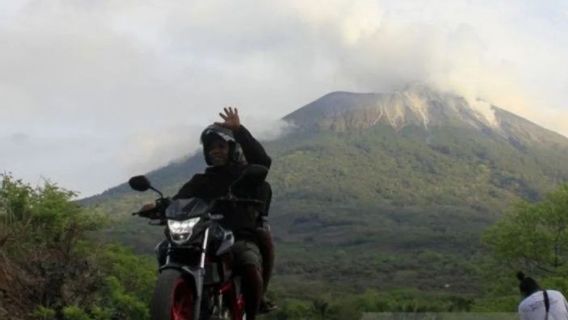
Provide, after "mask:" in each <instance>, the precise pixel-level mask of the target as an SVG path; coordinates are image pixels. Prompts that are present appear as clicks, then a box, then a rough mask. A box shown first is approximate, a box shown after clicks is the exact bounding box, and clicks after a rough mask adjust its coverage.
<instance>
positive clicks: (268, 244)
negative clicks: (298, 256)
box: [257, 228, 274, 294]
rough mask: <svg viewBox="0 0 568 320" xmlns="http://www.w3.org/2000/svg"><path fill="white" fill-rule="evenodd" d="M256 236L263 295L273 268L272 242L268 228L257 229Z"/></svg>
mask: <svg viewBox="0 0 568 320" xmlns="http://www.w3.org/2000/svg"><path fill="white" fill-rule="evenodd" d="M257 236H258V240H259V249H260V253H261V254H262V281H263V284H264V285H263V294H266V291H267V289H268V283H269V281H270V276H271V275H272V269H273V267H274V242H273V241H272V235H271V234H270V229H268V228H258V229H257Z"/></svg>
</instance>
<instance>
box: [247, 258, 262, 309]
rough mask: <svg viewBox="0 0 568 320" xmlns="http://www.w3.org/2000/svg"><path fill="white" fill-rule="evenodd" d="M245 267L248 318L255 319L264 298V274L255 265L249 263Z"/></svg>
mask: <svg viewBox="0 0 568 320" xmlns="http://www.w3.org/2000/svg"><path fill="white" fill-rule="evenodd" d="M243 269H244V270H243V294H244V296H245V310H246V312H247V320H249V319H250V320H254V319H255V316H256V313H257V312H258V307H259V306H260V300H261V298H262V276H261V275H260V271H259V270H258V268H257V266H255V265H250V264H249V265H246V266H244V268H243Z"/></svg>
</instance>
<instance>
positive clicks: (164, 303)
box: [150, 269, 197, 320]
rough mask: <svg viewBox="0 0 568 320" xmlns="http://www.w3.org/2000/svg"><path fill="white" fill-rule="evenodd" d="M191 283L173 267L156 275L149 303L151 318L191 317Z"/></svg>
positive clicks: (175, 319)
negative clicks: (156, 278)
mask: <svg viewBox="0 0 568 320" xmlns="http://www.w3.org/2000/svg"><path fill="white" fill-rule="evenodd" d="M193 309H194V295H193V283H192V282H190V281H188V280H187V279H186V278H185V277H184V276H183V274H182V273H181V272H180V271H178V270H175V269H166V270H163V271H162V272H161V273H160V275H159V276H158V280H157V281H156V287H155V288H154V295H153V296H152V301H151V303H150V315H151V319H152V320H197V319H193Z"/></svg>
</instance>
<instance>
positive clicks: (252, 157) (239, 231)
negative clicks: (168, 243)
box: [173, 126, 272, 238]
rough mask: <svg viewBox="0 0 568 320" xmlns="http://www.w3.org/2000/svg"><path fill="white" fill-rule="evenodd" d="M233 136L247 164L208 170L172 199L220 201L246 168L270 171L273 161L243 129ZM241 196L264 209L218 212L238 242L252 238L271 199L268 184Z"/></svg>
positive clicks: (185, 185) (194, 177)
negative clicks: (251, 166)
mask: <svg viewBox="0 0 568 320" xmlns="http://www.w3.org/2000/svg"><path fill="white" fill-rule="evenodd" d="M233 134H234V137H235V140H236V141H237V143H239V144H240V145H241V148H242V150H243V154H244V157H245V159H246V161H247V164H238V163H231V164H229V165H226V166H222V167H208V168H207V169H206V170H205V172H204V173H200V174H196V175H194V176H193V177H192V178H191V180H189V181H188V182H187V183H185V184H184V185H183V187H182V188H181V189H180V190H179V191H178V193H177V194H176V195H175V196H174V197H173V198H174V199H179V198H182V199H184V198H193V197H197V198H202V199H205V200H208V201H209V200H213V199H215V198H219V197H223V196H226V195H227V193H228V192H229V186H230V185H231V184H232V183H233V182H234V181H235V180H236V179H237V178H239V177H240V176H241V174H242V173H243V171H244V170H245V169H246V168H247V166H248V165H250V164H257V165H262V166H264V167H266V168H270V164H271V162H272V160H271V159H270V157H269V156H268V155H267V154H266V151H265V150H264V148H263V147H262V145H261V144H260V143H259V142H258V141H257V140H256V139H255V138H254V137H253V136H252V135H251V134H250V132H249V131H248V130H247V129H246V128H245V127H244V126H240V128H239V129H238V130H236V132H233ZM242 193H243V195H244V196H246V197H250V198H255V199H259V200H263V201H265V202H266V205H265V206H254V207H251V206H247V207H231V208H228V207H225V208H218V209H219V210H220V211H222V213H224V215H225V218H224V219H223V220H222V221H221V223H222V224H223V225H224V226H225V227H227V228H229V229H231V230H233V232H234V233H235V236H236V237H237V238H243V237H248V236H249V235H250V234H252V233H251V231H253V230H254V229H255V228H256V226H257V223H258V219H259V215H262V214H266V212H267V210H268V205H269V202H270V196H271V192H270V186H269V185H268V184H267V183H264V184H262V185H259V186H255V187H251V188H250V189H249V190H244V191H242Z"/></svg>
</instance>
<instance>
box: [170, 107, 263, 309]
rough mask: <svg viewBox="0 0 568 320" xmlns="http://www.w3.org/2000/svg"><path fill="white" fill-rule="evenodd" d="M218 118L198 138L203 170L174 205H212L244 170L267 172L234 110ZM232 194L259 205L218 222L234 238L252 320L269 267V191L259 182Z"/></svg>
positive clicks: (236, 264) (238, 209)
mask: <svg viewBox="0 0 568 320" xmlns="http://www.w3.org/2000/svg"><path fill="white" fill-rule="evenodd" d="M224 112H225V113H224V114H223V113H220V114H219V115H220V116H221V118H222V119H223V120H224V122H222V123H215V124H213V125H211V126H209V127H207V128H206V129H205V130H204V131H203V133H202V134H201V143H202V144H203V153H204V156H205V162H206V163H207V165H208V167H207V169H206V170H205V172H204V173H202V174H196V175H194V176H193V177H192V178H191V180H190V181H188V182H187V183H185V184H184V185H183V187H182V188H181V189H180V190H179V191H178V193H177V194H176V195H175V196H174V197H173V199H174V200H175V199H184V198H192V197H198V198H202V199H205V200H212V199H215V198H218V197H221V196H224V195H226V194H227V193H228V192H229V187H230V186H231V184H232V183H233V182H234V181H235V180H236V179H237V178H239V177H240V176H241V175H242V173H243V171H244V170H245V169H246V168H247V166H248V165H253V164H254V165H262V166H264V167H266V168H267V169H268V168H269V167H270V164H271V162H272V161H271V159H270V157H269V156H268V155H267V154H266V151H265V150H264V148H263V147H262V145H261V144H260V143H259V142H258V141H257V140H255V139H254V137H253V136H252V135H251V134H250V132H249V131H248V130H247V129H246V128H245V127H244V126H242V125H241V124H240V119H239V114H238V110H237V109H236V108H234V109H233V108H231V107H229V108H225V109H224ZM233 192H234V193H235V195H236V196H239V197H247V198H253V199H259V200H263V201H264V205H254V206H253V205H248V206H246V207H244V208H243V207H233V208H230V210H229V212H231V214H230V215H226V216H225V217H224V218H223V221H222V223H223V225H224V226H225V227H227V228H228V229H230V230H232V231H233V233H234V234H235V240H236V242H235V244H234V246H233V249H232V252H233V256H234V268H235V270H236V271H237V273H239V274H240V275H241V276H242V279H243V293H244V296H245V301H246V306H245V309H246V313H247V319H254V318H255V314H256V313H257V311H258V310H259V306H260V305H261V301H262V298H263V296H264V293H265V291H266V287H267V284H268V280H269V278H270V273H271V271H272V265H273V262H274V253H273V244H272V238H271V236H270V233H269V228H268V227H267V224H265V222H263V221H264V220H265V219H263V217H266V215H267V213H268V209H269V205H270V198H271V190H270V185H268V183H266V182H264V183H262V184H260V185H252V186H246V187H245V188H241V189H240V190H233ZM237 192H238V194H237ZM261 271H262V272H261ZM262 302H263V308H262V309H264V311H268V310H269V309H271V308H273V307H272V305H271V304H270V303H267V302H265V301H262Z"/></svg>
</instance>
